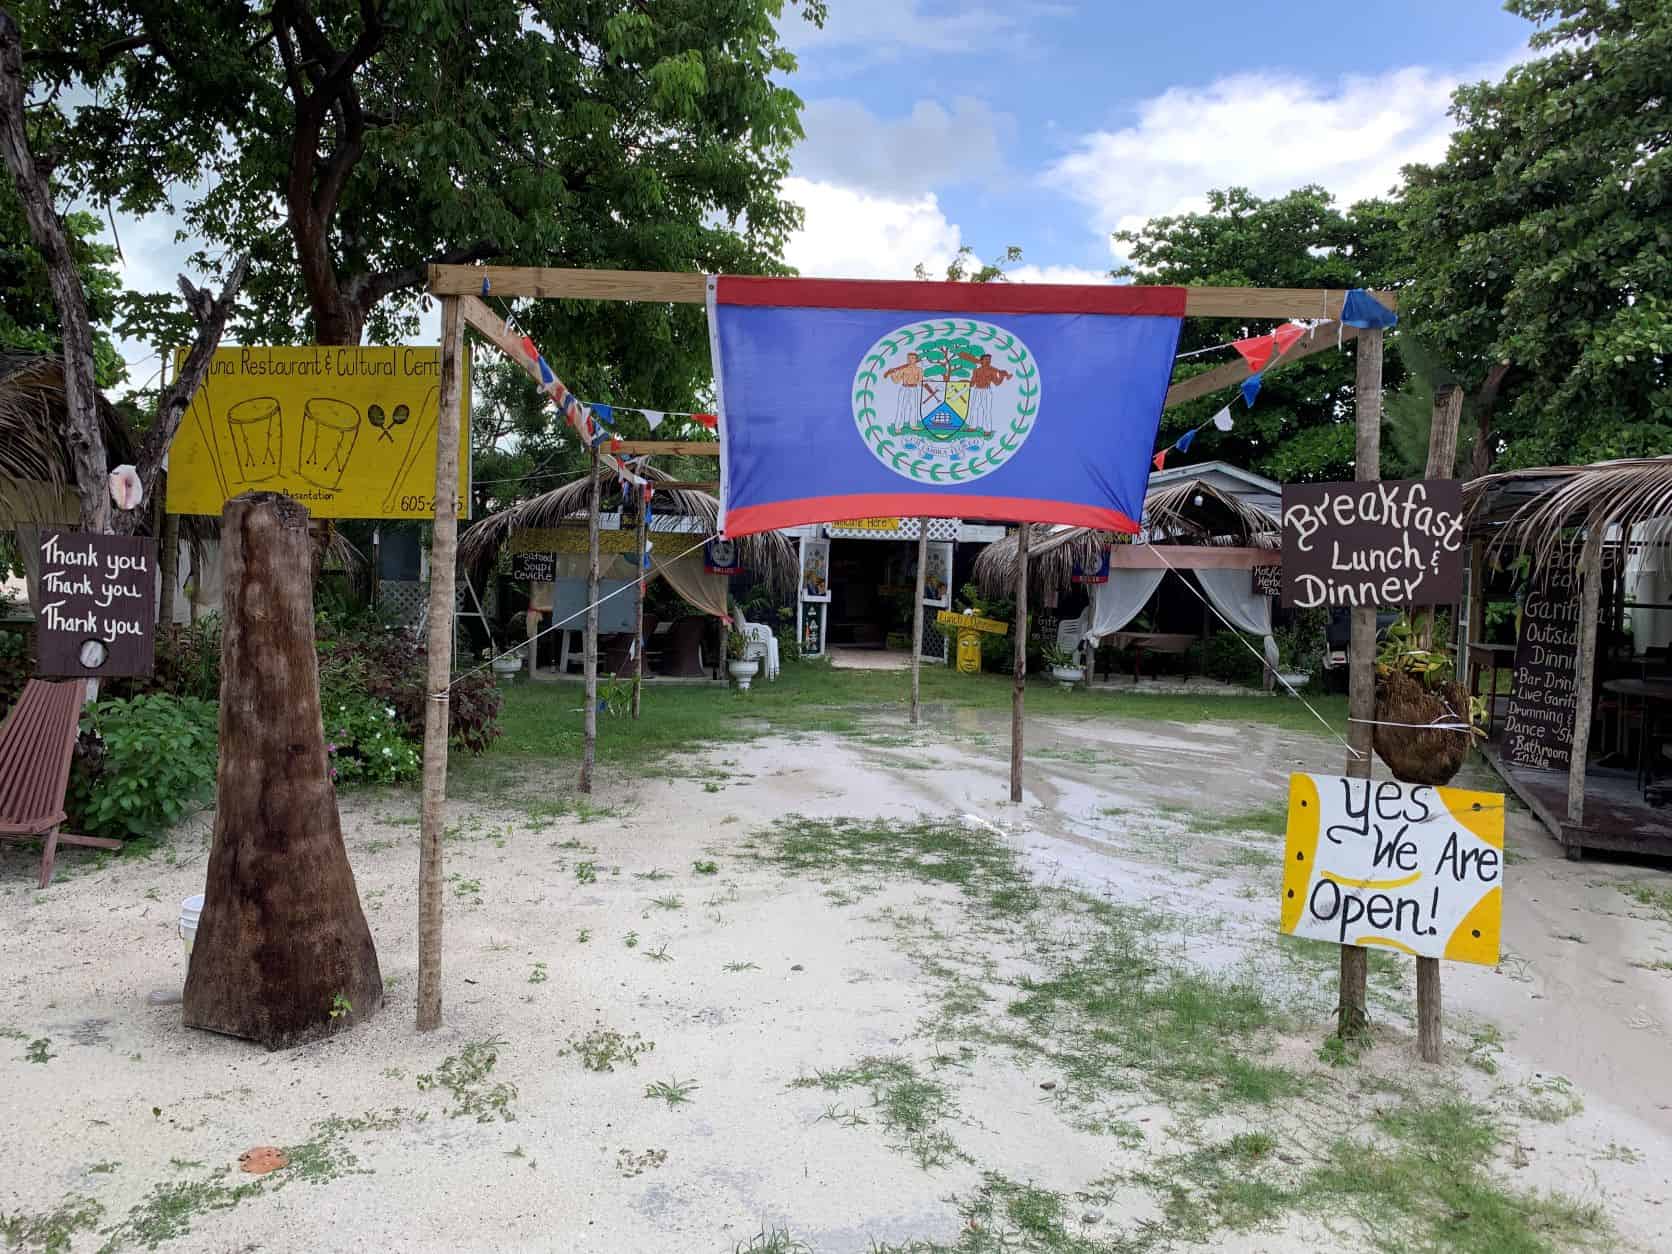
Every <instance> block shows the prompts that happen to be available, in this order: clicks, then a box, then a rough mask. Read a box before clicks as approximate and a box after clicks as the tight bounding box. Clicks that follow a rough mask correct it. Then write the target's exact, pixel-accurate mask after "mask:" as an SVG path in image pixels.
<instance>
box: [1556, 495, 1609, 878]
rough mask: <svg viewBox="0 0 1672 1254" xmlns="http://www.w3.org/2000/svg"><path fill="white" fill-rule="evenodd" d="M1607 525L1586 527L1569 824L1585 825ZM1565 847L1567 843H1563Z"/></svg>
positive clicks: (1598, 520) (1590, 522)
mask: <svg viewBox="0 0 1672 1254" xmlns="http://www.w3.org/2000/svg"><path fill="white" fill-rule="evenodd" d="M1607 532H1608V523H1607V522H1606V521H1605V520H1604V519H1602V518H1600V517H1593V518H1590V519H1589V520H1587V521H1586V524H1585V547H1584V549H1583V550H1582V551H1581V555H1580V558H1579V577H1580V578H1581V579H1582V580H1584V583H1583V585H1582V586H1583V588H1584V592H1583V594H1582V596H1581V600H1580V609H1579V657H1578V660H1577V665H1576V666H1575V670H1574V676H1573V682H1574V694H1573V696H1574V700H1573V744H1572V746H1571V749H1570V751H1569V756H1568V796H1567V821H1568V822H1569V823H1570V824H1571V825H1573V826H1574V827H1578V826H1580V825H1581V824H1582V823H1584V821H1585V760H1586V758H1587V756H1588V755H1589V752H1590V747H1591V690H1592V686H1593V684H1594V681H1595V679H1596V669H1597V609H1598V607H1599V605H1600V603H1601V601H1602V579H1603V574H1602V542H1603V540H1604V538H1605V537H1606V536H1607ZM1562 843H1563V845H1566V844H1567V841H1565V840H1564V841H1563V842H1562Z"/></svg>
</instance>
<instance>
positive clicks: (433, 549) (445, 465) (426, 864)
mask: <svg viewBox="0 0 1672 1254" xmlns="http://www.w3.org/2000/svg"><path fill="white" fill-rule="evenodd" d="M463 376H464V323H463V322H462V321H461V320H460V318H459V302H458V300H457V299H456V298H451V297H449V298H446V299H443V300H442V302H441V396H440V413H439V414H438V415H437V428H436V437H435V530H434V532H433V533H432V538H431V541H430V612H429V628H430V635H429V652H428V659H427V660H428V672H427V675H426V678H425V687H426V688H427V689H428V691H429V700H427V701H426V702H424V801H423V810H422V812H421V815H420V818H419V828H418V1030H419V1031H420V1032H432V1031H434V1030H435V1029H436V1028H438V1027H440V1026H441V834H442V832H443V831H445V830H446V827H447V735H448V713H449V707H448V694H447V689H448V684H449V683H450V681H451V679H452V674H453V598H454V592H453V577H454V573H455V570H456V568H457V565H458V542H459V511H458V497H457V492H458V487H457V485H458V482H459V410H460V404H461V401H462V399H463V397H462V394H461V389H462V386H463Z"/></svg>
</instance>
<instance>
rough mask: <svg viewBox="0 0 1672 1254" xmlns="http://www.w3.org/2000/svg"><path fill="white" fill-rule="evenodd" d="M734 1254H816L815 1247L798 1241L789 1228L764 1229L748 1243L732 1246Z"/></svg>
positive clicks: (740, 1242)
mask: <svg viewBox="0 0 1672 1254" xmlns="http://www.w3.org/2000/svg"><path fill="white" fill-rule="evenodd" d="M732 1254H814V1252H813V1247H812V1246H810V1245H808V1244H807V1243H806V1242H805V1241H798V1240H797V1239H796V1238H795V1237H794V1236H792V1235H791V1233H790V1230H789V1229H788V1228H762V1229H761V1230H760V1231H759V1232H757V1233H756V1234H755V1235H754V1236H752V1237H750V1238H749V1239H748V1240H747V1241H739V1242H738V1243H737V1244H736V1245H734V1246H732Z"/></svg>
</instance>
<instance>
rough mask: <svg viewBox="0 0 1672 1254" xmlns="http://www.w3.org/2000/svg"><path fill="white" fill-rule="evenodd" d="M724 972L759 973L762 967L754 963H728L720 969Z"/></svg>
mask: <svg viewBox="0 0 1672 1254" xmlns="http://www.w3.org/2000/svg"><path fill="white" fill-rule="evenodd" d="M720 969H721V970H722V971H731V972H734V973H735V972H738V971H759V970H760V966H759V965H758V964H756V963H753V962H728V963H726V964H725V965H724V966H723V967H721V968H720Z"/></svg>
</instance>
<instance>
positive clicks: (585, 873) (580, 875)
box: [575, 862, 598, 884]
mask: <svg viewBox="0 0 1672 1254" xmlns="http://www.w3.org/2000/svg"><path fill="white" fill-rule="evenodd" d="M575 882H576V883H577V884H596V883H597V882H598V864H597V863H596V862H577V863H575Z"/></svg>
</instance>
